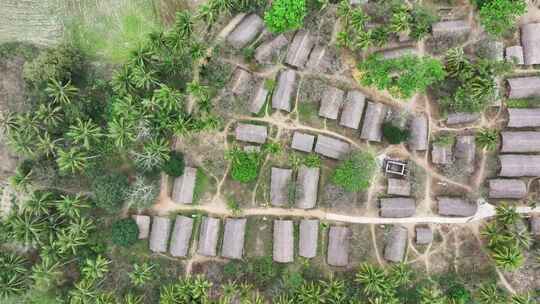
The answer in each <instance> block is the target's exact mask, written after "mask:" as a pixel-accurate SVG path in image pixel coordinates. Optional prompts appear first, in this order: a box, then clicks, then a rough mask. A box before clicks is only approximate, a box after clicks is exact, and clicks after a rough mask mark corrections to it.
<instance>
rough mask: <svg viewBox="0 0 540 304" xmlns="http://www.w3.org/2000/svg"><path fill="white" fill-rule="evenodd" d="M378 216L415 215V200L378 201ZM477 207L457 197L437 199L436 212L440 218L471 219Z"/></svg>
mask: <svg viewBox="0 0 540 304" xmlns="http://www.w3.org/2000/svg"><path fill="white" fill-rule="evenodd" d="M379 207H380V212H379V215H380V216H381V217H384V218H406V217H412V216H414V215H415V214H416V200H415V199H414V198H411V197H385V198H381V199H379ZM477 209H478V206H477V204H476V203H472V202H470V201H469V200H467V199H464V198H459V197H447V196H440V197H437V212H438V214H439V215H442V216H456V217H471V216H474V215H475V214H476V211H477Z"/></svg>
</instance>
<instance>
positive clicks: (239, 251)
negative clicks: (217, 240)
mask: <svg viewBox="0 0 540 304" xmlns="http://www.w3.org/2000/svg"><path fill="white" fill-rule="evenodd" d="M246 222H247V220H246V219H245V218H241V219H236V218H228V219H226V220H225V228H224V231H223V244H222V247H221V256H222V257H225V258H229V259H241V258H242V256H243V254H244V239H245V235H246Z"/></svg>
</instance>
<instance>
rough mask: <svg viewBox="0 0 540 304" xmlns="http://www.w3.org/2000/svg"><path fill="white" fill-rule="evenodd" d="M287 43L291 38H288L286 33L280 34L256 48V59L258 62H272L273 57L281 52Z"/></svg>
mask: <svg viewBox="0 0 540 304" xmlns="http://www.w3.org/2000/svg"><path fill="white" fill-rule="evenodd" d="M287 44H289V40H287V38H286V37H285V35H283V34H280V35H278V36H276V37H275V38H274V39H272V40H270V41H267V42H264V43H263V44H261V45H260V46H259V47H257V48H256V49H255V60H256V61H257V62H258V63H266V64H270V63H272V57H273V56H274V55H275V54H278V53H279V52H281V50H283V49H284V48H285V47H286V46H287Z"/></svg>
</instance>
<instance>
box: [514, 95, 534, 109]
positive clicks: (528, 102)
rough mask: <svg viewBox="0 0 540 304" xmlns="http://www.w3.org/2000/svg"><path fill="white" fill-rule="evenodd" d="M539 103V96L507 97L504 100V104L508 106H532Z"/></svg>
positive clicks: (517, 107)
mask: <svg viewBox="0 0 540 304" xmlns="http://www.w3.org/2000/svg"><path fill="white" fill-rule="evenodd" d="M539 105H540V98H529V99H525V98H522V99H509V100H507V101H506V106H507V107H509V108H516V109H519V108H534V107H538V106H539Z"/></svg>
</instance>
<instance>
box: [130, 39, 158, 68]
mask: <svg viewBox="0 0 540 304" xmlns="http://www.w3.org/2000/svg"><path fill="white" fill-rule="evenodd" d="M154 55H155V53H154V52H153V51H152V50H151V49H150V48H149V47H148V46H146V45H144V44H139V45H138V46H137V47H136V48H135V49H133V50H132V51H131V52H130V53H129V57H130V61H131V63H132V64H133V67H134V68H135V69H137V68H138V69H149V68H150V66H151V64H152V63H153V57H154Z"/></svg>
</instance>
